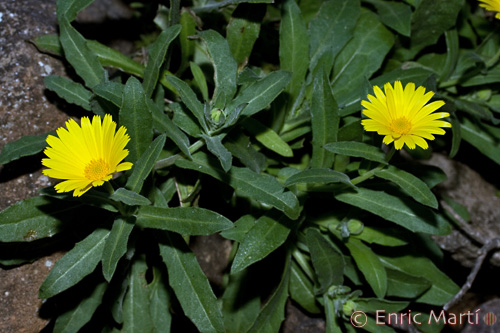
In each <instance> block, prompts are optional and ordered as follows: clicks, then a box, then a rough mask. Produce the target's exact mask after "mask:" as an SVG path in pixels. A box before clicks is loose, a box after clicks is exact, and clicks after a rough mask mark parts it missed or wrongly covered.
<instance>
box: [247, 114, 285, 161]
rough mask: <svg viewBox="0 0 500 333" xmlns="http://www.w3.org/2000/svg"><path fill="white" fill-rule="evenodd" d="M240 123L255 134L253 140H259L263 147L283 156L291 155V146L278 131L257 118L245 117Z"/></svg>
mask: <svg viewBox="0 0 500 333" xmlns="http://www.w3.org/2000/svg"><path fill="white" fill-rule="evenodd" d="M242 125H243V127H245V129H246V130H247V131H249V132H250V133H252V134H253V135H254V136H255V140H257V141H259V142H260V143H261V144H262V145H263V146H264V147H266V148H268V149H270V150H272V151H274V152H275V153H277V154H279V155H281V156H284V157H292V156H293V151H292V148H291V147H290V146H289V145H288V143H286V142H285V141H283V139H282V138H281V137H280V136H279V135H278V133H276V132H275V131H273V130H272V129H270V128H269V127H267V126H265V125H263V124H262V123H261V122H259V121H258V120H255V119H253V118H247V119H246V120H245V121H244V122H243V123H242Z"/></svg>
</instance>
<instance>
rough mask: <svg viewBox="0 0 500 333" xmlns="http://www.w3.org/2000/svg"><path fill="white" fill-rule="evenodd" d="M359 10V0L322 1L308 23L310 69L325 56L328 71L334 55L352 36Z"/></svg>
mask: <svg viewBox="0 0 500 333" xmlns="http://www.w3.org/2000/svg"><path fill="white" fill-rule="evenodd" d="M301 3H302V2H301ZM360 12H361V5H360V1H359V0H336V1H325V2H323V3H322V5H321V8H320V9H319V10H318V13H317V15H316V16H315V17H314V18H313V19H312V20H311V23H310V24H309V36H310V58H311V61H310V64H309V69H310V70H313V69H314V68H315V67H316V65H317V64H318V62H319V60H320V59H322V58H326V57H327V58H328V62H327V63H326V64H325V65H326V70H327V72H329V71H330V69H331V68H332V66H333V62H334V60H335V57H336V56H337V54H338V53H339V52H340V50H342V48H343V47H344V46H345V45H346V44H347V42H348V41H349V40H350V39H351V38H352V35H353V31H354V27H355V25H356V22H357V21H358V17H359V14H360ZM339 31H341V32H342V33H339ZM325 56H326V57H325Z"/></svg>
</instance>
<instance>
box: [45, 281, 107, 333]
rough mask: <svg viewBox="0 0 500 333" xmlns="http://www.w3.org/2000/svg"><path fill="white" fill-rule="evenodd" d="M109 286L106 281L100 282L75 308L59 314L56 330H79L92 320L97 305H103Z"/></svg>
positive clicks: (68, 332)
mask: <svg viewBox="0 0 500 333" xmlns="http://www.w3.org/2000/svg"><path fill="white" fill-rule="evenodd" d="M107 287H108V284H107V283H106V282H101V283H99V284H98V285H97V286H96V287H95V288H94V290H93V291H92V293H91V294H90V295H89V296H87V297H85V298H84V299H83V300H82V301H81V302H80V303H79V304H78V305H77V306H76V307H75V308H73V309H71V310H69V311H67V312H65V313H63V314H62V315H60V316H58V317H57V319H56V322H55V324H54V332H61V333H71V332H79V331H80V329H81V328H82V327H83V326H85V324H86V323H88V322H89V321H90V319H91V318H92V315H93V314H94V312H95V310H96V309H97V307H99V305H101V303H102V298H103V296H104V292H105V291H106V288H107Z"/></svg>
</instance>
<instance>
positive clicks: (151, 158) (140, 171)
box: [125, 134, 166, 193]
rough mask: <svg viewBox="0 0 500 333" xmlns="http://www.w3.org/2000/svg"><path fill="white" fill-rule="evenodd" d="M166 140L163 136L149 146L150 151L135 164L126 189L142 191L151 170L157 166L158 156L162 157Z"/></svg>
mask: <svg viewBox="0 0 500 333" xmlns="http://www.w3.org/2000/svg"><path fill="white" fill-rule="evenodd" d="M165 140H166V135H165V134H162V135H160V136H159V137H157V138H156V139H155V140H154V141H153V142H152V143H151V145H149V147H148V149H147V150H146V151H145V152H144V154H142V155H141V157H140V158H139V160H138V161H137V162H136V163H135V165H134V168H133V169H132V173H131V174H130V177H128V179H127V184H126V185H125V187H126V188H128V189H129V190H131V191H134V192H137V193H139V192H140V191H141V189H142V185H143V183H144V180H145V179H146V177H147V176H148V175H149V173H150V172H151V170H153V166H154V165H155V163H156V160H157V159H158V156H160V153H161V151H162V149H163V146H164V145H165Z"/></svg>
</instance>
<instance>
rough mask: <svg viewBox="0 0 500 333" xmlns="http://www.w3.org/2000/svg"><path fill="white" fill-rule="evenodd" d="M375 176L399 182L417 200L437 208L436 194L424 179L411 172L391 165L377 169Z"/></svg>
mask: <svg viewBox="0 0 500 333" xmlns="http://www.w3.org/2000/svg"><path fill="white" fill-rule="evenodd" d="M375 176H377V177H380V178H382V179H386V180H389V181H391V182H393V183H395V184H397V185H398V186H399V187H400V188H401V189H402V190H403V191H404V192H406V193H407V194H408V195H409V196H410V197H412V198H413V199H415V200H416V201H418V202H420V203H421V204H424V205H426V206H429V207H432V208H437V207H438V202H437V199H436V196H435V195H434V193H432V191H431V190H430V189H429V187H427V184H425V183H424V182H423V181H421V180H420V179H419V178H417V177H415V176H414V175H412V174H411V173H408V172H406V171H404V170H401V169H398V168H396V167H395V166H392V165H389V166H388V167H387V168H384V169H382V170H377V171H376V172H375Z"/></svg>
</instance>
